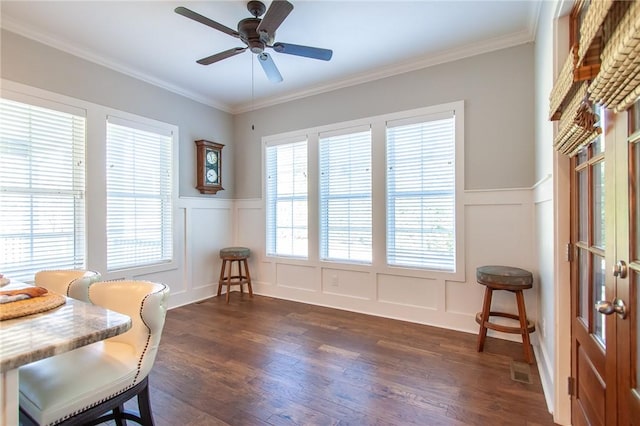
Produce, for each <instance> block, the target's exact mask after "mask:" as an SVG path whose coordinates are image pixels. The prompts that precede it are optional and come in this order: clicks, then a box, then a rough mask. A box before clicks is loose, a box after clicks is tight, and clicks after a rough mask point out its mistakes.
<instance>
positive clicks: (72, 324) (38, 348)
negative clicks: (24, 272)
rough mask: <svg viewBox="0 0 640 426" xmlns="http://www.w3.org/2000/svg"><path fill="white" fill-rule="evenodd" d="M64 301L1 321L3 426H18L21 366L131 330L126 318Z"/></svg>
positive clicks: (0, 425) (0, 416) (0, 406)
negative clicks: (31, 313) (56, 305)
mask: <svg viewBox="0 0 640 426" xmlns="http://www.w3.org/2000/svg"><path fill="white" fill-rule="evenodd" d="M11 287H14V288H15V287H19V285H14V284H12V285H11ZM3 289H4V288H3ZM64 299H65V300H64V304H62V305H61V306H59V307H56V308H53V309H51V310H48V311H45V312H41V313H37V314H33V315H26V316H22V317H18V318H13V319H5V320H1V321H0V426H17V425H18V422H19V369H20V366H22V365H25V364H29V363H32V362H35V361H38V360H41V359H44V358H48V357H51V356H55V355H58V354H61V353H64V352H68V351H71V350H74V349H76V348H79V347H81V346H85V345H90V344H92V343H95V342H97V341H100V340H105V339H108V338H110V337H113V336H116V335H118V334H122V333H124V332H126V331H127V330H129V329H130V328H131V318H130V317H128V316H127V315H123V314H120V313H118V312H115V311H112V310H109V309H105V308H102V307H100V306H97V305H93V304H91V303H86V302H83V301H80V300H75V299H72V298H69V297H66V296H64ZM1 309H3V305H1V304H0V310H1Z"/></svg>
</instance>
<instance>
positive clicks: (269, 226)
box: [262, 135, 311, 261]
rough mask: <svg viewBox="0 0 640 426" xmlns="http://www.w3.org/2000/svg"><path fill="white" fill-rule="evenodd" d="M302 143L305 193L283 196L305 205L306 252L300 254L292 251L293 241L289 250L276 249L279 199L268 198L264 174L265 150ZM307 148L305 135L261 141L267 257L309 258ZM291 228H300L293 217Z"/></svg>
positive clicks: (267, 186) (302, 259)
mask: <svg viewBox="0 0 640 426" xmlns="http://www.w3.org/2000/svg"><path fill="white" fill-rule="evenodd" d="M301 143H304V144H305V145H306V151H307V162H306V174H307V177H306V191H307V192H306V194H304V198H302V197H303V196H302V195H293V196H286V197H283V200H284V201H290V202H291V203H293V202H294V201H296V200H297V201H304V202H305V204H306V207H307V222H306V226H305V227H304V230H305V231H306V242H307V247H306V252H305V253H301V254H296V253H294V252H293V245H294V243H293V242H292V243H291V250H288V251H284V250H283V251H279V250H278V244H277V235H276V234H277V226H276V224H277V222H278V213H277V200H278V199H280V197H277V198H276V200H273V202H272V201H271V200H270V199H269V197H268V194H269V182H268V177H267V176H266V175H267V173H269V164H268V161H269V158H268V154H267V151H268V150H269V149H270V148H277V147H278V146H285V145H294V144H301ZM309 149H310V144H309V140H308V138H307V135H299V136H293V137H291V136H290V137H285V138H276V139H272V140H268V141H266V142H264V143H263V155H262V158H263V167H264V172H263V174H262V176H263V177H264V179H263V182H264V184H263V193H264V197H263V199H264V211H265V254H266V256H267V257H283V258H290V259H297V260H301V261H304V260H307V259H308V258H309V253H310V244H309V237H310V234H309V209H310V208H311V206H310V204H309V199H310V191H309V181H310V180H309V179H310V178H309V161H308V158H309ZM291 213H292V215H293V214H294V212H293V210H292V212H291ZM288 227H290V228H291V231H292V234H293V231H294V230H295V229H296V228H299V229H302V228H300V227H296V226H294V224H293V219H292V220H291V223H290V224H289V226H288Z"/></svg>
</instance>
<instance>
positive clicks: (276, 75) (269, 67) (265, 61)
mask: <svg viewBox="0 0 640 426" xmlns="http://www.w3.org/2000/svg"><path fill="white" fill-rule="evenodd" d="M256 57H257V58H258V62H260V65H262V69H263V70H264V73H265V74H266V75H267V78H268V79H269V81H271V82H272V83H280V82H281V81H282V75H280V71H278V67H276V64H275V62H273V59H272V58H271V56H269V54H268V53H264V52H262V53H260V54H259V55H256Z"/></svg>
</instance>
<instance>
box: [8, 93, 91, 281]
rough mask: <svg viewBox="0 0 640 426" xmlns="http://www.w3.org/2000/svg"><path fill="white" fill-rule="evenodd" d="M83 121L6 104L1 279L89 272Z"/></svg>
mask: <svg viewBox="0 0 640 426" xmlns="http://www.w3.org/2000/svg"><path fill="white" fill-rule="evenodd" d="M65 109H68V108H65ZM83 115H84V112H82V111H78V113H68V112H66V111H65V112H62V111H58V110H54V109H46V108H41V107H39V106H33V105H28V104H24V103H20V102H15V101H12V100H8V99H0V158H2V162H1V164H0V272H1V273H3V274H5V275H7V276H8V277H10V278H11V279H14V280H17V281H27V282H31V281H33V276H34V274H35V272H37V271H39V270H42V269H75V268H83V267H84V265H85V202H84V194H85V124H86V123H85V117H84V116H83Z"/></svg>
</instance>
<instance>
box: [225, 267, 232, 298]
mask: <svg viewBox="0 0 640 426" xmlns="http://www.w3.org/2000/svg"><path fill="white" fill-rule="evenodd" d="M232 276H233V260H230V261H229V274H227V277H226V282H227V299H226V303H227V305H228V304H229V297H230V295H231V277H232Z"/></svg>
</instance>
